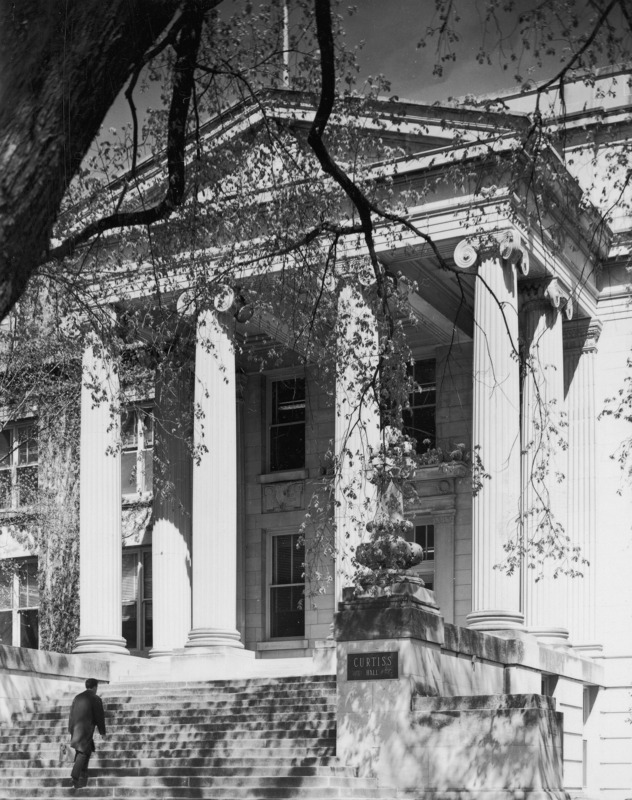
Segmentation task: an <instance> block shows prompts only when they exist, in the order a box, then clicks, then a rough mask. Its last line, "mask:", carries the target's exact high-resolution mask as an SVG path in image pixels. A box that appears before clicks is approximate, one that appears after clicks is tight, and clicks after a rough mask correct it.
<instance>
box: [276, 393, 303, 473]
mask: <svg viewBox="0 0 632 800" xmlns="http://www.w3.org/2000/svg"><path fill="white" fill-rule="evenodd" d="M271 409H272V413H271V419H270V472H278V471H280V470H285V469H302V468H303V467H304V466H305V379H304V378H288V379H285V380H275V381H273V382H272V385H271Z"/></svg>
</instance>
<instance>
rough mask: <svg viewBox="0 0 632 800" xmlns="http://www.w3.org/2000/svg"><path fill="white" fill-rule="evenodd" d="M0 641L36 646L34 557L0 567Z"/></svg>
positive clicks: (21, 645)
mask: <svg viewBox="0 0 632 800" xmlns="http://www.w3.org/2000/svg"><path fill="white" fill-rule="evenodd" d="M0 644H6V645H10V646H12V647H28V648H31V649H33V650H37V648H38V647H39V587H38V577H37V559H32V558H30V559H24V560H20V561H4V562H3V563H2V565H1V566H0Z"/></svg>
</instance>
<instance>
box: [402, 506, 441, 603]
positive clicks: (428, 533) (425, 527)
mask: <svg viewBox="0 0 632 800" xmlns="http://www.w3.org/2000/svg"><path fill="white" fill-rule="evenodd" d="M406 539H407V540H408V541H409V542H415V544H418V545H420V546H421V547H422V548H423V551H424V560H423V561H422V562H421V564H419V565H418V566H417V567H413V571H414V572H415V574H417V575H419V577H420V578H421V579H422V580H423V581H424V583H425V584H426V589H430V590H432V589H434V576H435V530H434V525H432V524H431V523H428V522H424V523H422V524H418V525H415V527H414V528H413V530H412V531H411V532H410V534H409V535H408V536H407V537H406Z"/></svg>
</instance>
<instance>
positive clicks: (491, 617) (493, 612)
mask: <svg viewBox="0 0 632 800" xmlns="http://www.w3.org/2000/svg"><path fill="white" fill-rule="evenodd" d="M466 621H467V627H468V628H472V630H475V631H487V632H488V633H493V632H494V631H524V630H526V629H525V624H524V614H521V613H520V612H519V611H499V610H497V609H490V610H489V611H472V613H471V614H468V615H467V617H466Z"/></svg>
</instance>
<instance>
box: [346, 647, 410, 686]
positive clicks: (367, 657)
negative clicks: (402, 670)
mask: <svg viewBox="0 0 632 800" xmlns="http://www.w3.org/2000/svg"><path fill="white" fill-rule="evenodd" d="M398 655H399V653H398V652H397V651H396V650H394V651H389V652H387V653H349V654H348V655H347V680H348V681H378V680H382V681H384V680H395V679H397V678H398V677H399V663H398Z"/></svg>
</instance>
